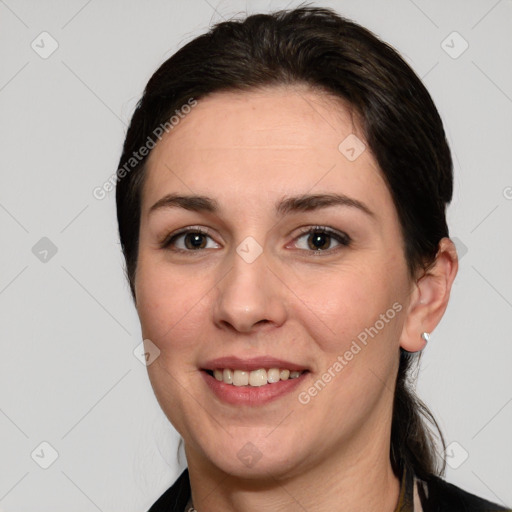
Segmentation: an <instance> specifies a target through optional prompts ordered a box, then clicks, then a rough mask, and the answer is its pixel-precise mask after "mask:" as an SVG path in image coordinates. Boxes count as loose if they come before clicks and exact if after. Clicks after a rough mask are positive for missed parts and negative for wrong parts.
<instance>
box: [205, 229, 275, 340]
mask: <svg viewBox="0 0 512 512" xmlns="http://www.w3.org/2000/svg"><path fill="white" fill-rule="evenodd" d="M269 263H270V262H269V259H268V257H267V254H266V253H265V252H264V251H263V247H262V246H261V245H260V244H258V242H256V240H255V239H254V238H252V237H247V238H246V239H244V240H243V241H242V242H241V243H240V244H239V245H238V246H237V247H236V251H235V250H234V251H233V253H232V254H231V258H230V270H229V272H228V273H227V275H226V276H225V277H224V279H222V280H221V282H220V283H219V285H218V287H217V289H218V297H217V300H216V307H215V313H214V314H215V319H214V320H215V323H216V324H218V325H221V324H222V325H224V326H225V325H227V324H229V325H230V326H232V327H233V328H234V329H236V330H237V331H240V332H248V331H250V330H251V329H252V328H253V327H254V326H255V325H256V324H258V323H260V324H267V323H272V324H276V325H280V324H282V322H283V321H284V319H285V308H284V301H283V300H282V297H281V295H282V290H281V289H280V287H279V286H278V285H277V284H276V282H275V281H276V280H275V278H274V277H273V275H272V272H270V270H269V268H268V265H269Z"/></svg>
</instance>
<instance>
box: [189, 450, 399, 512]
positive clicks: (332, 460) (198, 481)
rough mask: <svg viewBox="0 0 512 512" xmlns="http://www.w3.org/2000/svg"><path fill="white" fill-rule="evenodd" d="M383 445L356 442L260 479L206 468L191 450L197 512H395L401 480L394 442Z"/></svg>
mask: <svg viewBox="0 0 512 512" xmlns="http://www.w3.org/2000/svg"><path fill="white" fill-rule="evenodd" d="M379 444H380V443H377V442H374V444H368V443H367V444H366V445H361V446H354V444H351V449H350V452H349V453H347V452H346V451H345V453H333V454H332V456H331V457H329V458H328V459H327V460H323V461H322V462H321V463H317V464H316V465H309V466H308V468H307V471H304V472H299V473H297V474H296V475H294V476H293V477H286V476H274V475H271V474H270V472H269V473H267V475H266V476H264V477H262V478H259V479H247V478H239V477H237V476H233V475H229V474H227V473H225V472H223V471H222V470H220V469H219V468H218V467H216V466H211V465H210V464H207V465H208V467H206V466H207V465H205V463H204V462H203V461H201V459H199V458H198V457H195V456H194V455H195V454H194V453H193V452H192V453H190V450H187V460H188V461H189V476H190V483H191V488H192V501H193V504H194V507H195V509H196V510H197V511H198V512H218V511H223V512H235V511H240V510H244V512H260V511H261V510H273V511H275V512H292V511H293V512H296V511H297V510H307V511H308V512H320V511H325V510H350V511H357V510H361V511H362V510H364V511H372V510H376V511H377V510H378V511H379V512H393V511H394V510H395V508H396V505H397V502H398V496H399V493H400V482H399V480H398V478H397V477H396V476H395V475H394V473H393V470H392V468H391V463H390V460H389V445H387V447H382V446H380V447H379Z"/></svg>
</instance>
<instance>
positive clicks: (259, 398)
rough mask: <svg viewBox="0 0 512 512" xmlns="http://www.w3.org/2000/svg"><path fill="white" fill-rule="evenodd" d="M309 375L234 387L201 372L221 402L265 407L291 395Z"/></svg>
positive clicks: (304, 373) (305, 373)
mask: <svg viewBox="0 0 512 512" xmlns="http://www.w3.org/2000/svg"><path fill="white" fill-rule="evenodd" d="M307 373H308V372H303V373H302V374H301V375H300V376H299V377H297V378H295V379H288V380H280V381H279V382H274V383H272V384H265V385H263V386H234V385H233V384H226V383H225V382H222V381H220V380H217V379H216V378H215V377H212V376H211V375H210V374H209V373H206V372H205V371H204V370H202V371H201V374H202V375H203V379H204V380H205V382H206V384H208V386H209V388H210V389H211V390H212V391H213V392H214V393H215V395H216V396H217V397H218V398H219V399H220V400H222V401H223V402H226V403H228V404H232V405H252V406H258V405H264V404H267V403H269V402H272V401H273V400H277V399H278V398H280V397H282V396H284V395H287V394H289V393H291V392H292V391H293V390H294V389H295V388H297V386H299V385H300V384H301V383H302V382H303V380H304V378H305V377H306V375H307Z"/></svg>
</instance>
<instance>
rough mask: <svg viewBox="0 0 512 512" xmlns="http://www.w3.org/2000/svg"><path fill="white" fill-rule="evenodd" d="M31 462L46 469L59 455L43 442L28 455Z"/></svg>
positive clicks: (48, 444)
mask: <svg viewBox="0 0 512 512" xmlns="http://www.w3.org/2000/svg"><path fill="white" fill-rule="evenodd" d="M30 456H31V457H32V460H33V461H34V462H35V463H36V464H37V465H38V466H40V467H42V468H43V469H48V468H49V467H50V466H51V465H52V464H53V463H54V462H55V461H56V460H57V459H58V458H59V453H58V452H57V450H56V449H55V448H54V447H53V446H52V445H51V444H50V443H48V442H47V441H43V442H42V443H40V444H39V445H38V446H36V447H35V448H34V450H33V451H32V453H31V454H30Z"/></svg>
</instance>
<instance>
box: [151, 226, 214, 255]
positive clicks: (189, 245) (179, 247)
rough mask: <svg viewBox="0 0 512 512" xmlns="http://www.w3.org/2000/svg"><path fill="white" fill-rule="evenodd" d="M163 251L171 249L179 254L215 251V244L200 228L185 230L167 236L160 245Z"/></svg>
mask: <svg viewBox="0 0 512 512" xmlns="http://www.w3.org/2000/svg"><path fill="white" fill-rule="evenodd" d="M161 247H162V248H163V249H171V250H175V251H181V252H191V251H198V250H201V249H217V248H218V247H219V244H217V243H216V242H215V241H214V240H213V239H212V238H211V236H210V235H209V233H208V231H207V230H205V229H202V228H196V227H194V228H185V229H182V230H180V231H178V232H177V233H172V234H171V235H169V236H168V237H167V238H166V239H165V240H164V241H163V242H162V243H161Z"/></svg>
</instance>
